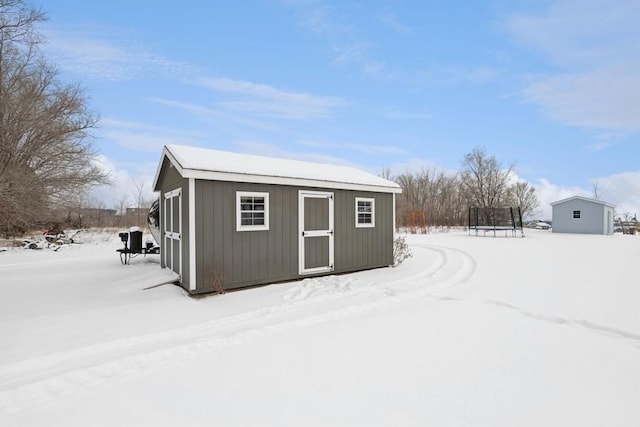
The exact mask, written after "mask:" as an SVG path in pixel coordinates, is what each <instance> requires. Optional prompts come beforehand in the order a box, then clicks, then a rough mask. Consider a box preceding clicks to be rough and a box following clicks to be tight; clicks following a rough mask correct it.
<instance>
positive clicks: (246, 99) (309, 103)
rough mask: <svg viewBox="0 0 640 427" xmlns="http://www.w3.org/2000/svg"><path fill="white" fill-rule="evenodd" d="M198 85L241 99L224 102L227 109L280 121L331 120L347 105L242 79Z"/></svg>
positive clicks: (337, 99)
mask: <svg viewBox="0 0 640 427" xmlns="http://www.w3.org/2000/svg"><path fill="white" fill-rule="evenodd" d="M196 82H197V83H198V84H200V85H202V86H204V87H206V88H209V89H212V90H215V91H218V92H226V93H230V94H233V95H235V96H238V97H241V99H236V100H231V101H223V102H221V103H220V105H222V106H224V107H226V108H229V109H232V110H235V111H242V112H250V113H255V114H259V115H264V116H270V117H277V118H285V119H310V118H322V117H328V116H330V115H331V113H332V110H333V109H334V108H336V107H339V106H341V105H343V103H344V102H343V100H342V99H340V98H336V97H327V96H318V95H311V94H308V93H302V92H291V91H287V90H282V89H278V88H275V87H273V86H269V85H266V84H260V83H253V82H248V81H242V80H232V79H225V78H216V79H199V80H197V81H196Z"/></svg>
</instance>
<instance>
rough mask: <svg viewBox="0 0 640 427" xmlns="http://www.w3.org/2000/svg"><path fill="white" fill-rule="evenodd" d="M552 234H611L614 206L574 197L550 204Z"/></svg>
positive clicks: (600, 201) (599, 201)
mask: <svg viewBox="0 0 640 427" xmlns="http://www.w3.org/2000/svg"><path fill="white" fill-rule="evenodd" d="M551 208H552V227H551V229H552V230H553V232H554V233H583V234H613V215H614V210H615V205H612V204H611V203H607V202H603V201H602V200H595V199H589V198H587V197H580V196H574V197H569V198H568V199H563V200H559V201H557V202H553V203H551Z"/></svg>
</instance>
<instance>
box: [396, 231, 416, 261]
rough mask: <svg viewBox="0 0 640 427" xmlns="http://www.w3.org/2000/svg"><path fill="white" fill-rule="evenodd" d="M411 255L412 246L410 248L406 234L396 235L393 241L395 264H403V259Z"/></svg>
mask: <svg viewBox="0 0 640 427" xmlns="http://www.w3.org/2000/svg"><path fill="white" fill-rule="evenodd" d="M411 256H412V254H411V248H409V244H408V243H407V238H406V237H405V236H398V237H396V239H395V240H394V241H393V266H394V267H397V266H399V265H400V264H402V261H404V260H405V259H407V258H410V257H411Z"/></svg>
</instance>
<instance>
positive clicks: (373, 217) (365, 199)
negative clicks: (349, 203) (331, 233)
mask: <svg viewBox="0 0 640 427" xmlns="http://www.w3.org/2000/svg"><path fill="white" fill-rule="evenodd" d="M358 202H369V203H371V224H359V223H358ZM355 205H356V206H355V213H356V228H374V227H375V226H376V199H374V198H373V197H356V203H355Z"/></svg>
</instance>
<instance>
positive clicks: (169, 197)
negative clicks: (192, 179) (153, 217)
mask: <svg viewBox="0 0 640 427" xmlns="http://www.w3.org/2000/svg"><path fill="white" fill-rule="evenodd" d="M162 212H163V213H164V221H163V226H164V242H163V243H164V244H163V245H162V246H164V247H163V248H162V249H163V251H164V265H165V266H166V267H167V268H169V269H171V270H172V271H174V272H175V273H177V274H178V276H180V278H182V235H181V233H182V189H180V188H178V189H176V190H173V191H169V192H168V193H165V194H164V209H163V210H162Z"/></svg>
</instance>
